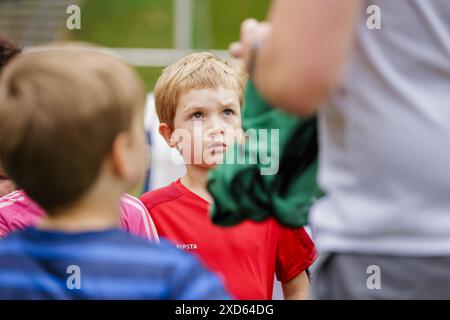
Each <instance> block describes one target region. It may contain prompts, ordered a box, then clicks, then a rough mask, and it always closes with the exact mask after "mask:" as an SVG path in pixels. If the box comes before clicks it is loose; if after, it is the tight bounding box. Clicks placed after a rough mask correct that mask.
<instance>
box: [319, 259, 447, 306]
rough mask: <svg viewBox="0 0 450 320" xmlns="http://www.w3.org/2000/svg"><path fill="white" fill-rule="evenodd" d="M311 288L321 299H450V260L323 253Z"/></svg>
mask: <svg viewBox="0 0 450 320" xmlns="http://www.w3.org/2000/svg"><path fill="white" fill-rule="evenodd" d="M311 285H312V288H311V298H312V299H320V300H335V299H345V300H348V299H352V300H354V299H450V257H399V256H384V255H360V254H348V253H324V254H322V255H321V256H320V257H319V259H318V261H317V262H316V263H315V264H314V266H313V268H312V269H311Z"/></svg>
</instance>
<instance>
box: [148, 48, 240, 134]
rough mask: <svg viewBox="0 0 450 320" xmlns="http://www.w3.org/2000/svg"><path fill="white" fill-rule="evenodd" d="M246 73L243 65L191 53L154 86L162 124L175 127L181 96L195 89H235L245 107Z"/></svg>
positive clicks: (166, 72)
mask: <svg viewBox="0 0 450 320" xmlns="http://www.w3.org/2000/svg"><path fill="white" fill-rule="evenodd" d="M245 81H246V74H245V72H244V68H243V65H242V64H240V63H238V62H236V63H234V64H232V63H230V62H228V61H225V60H222V59H220V58H218V57H216V56H215V55H213V54H211V53H208V52H202V53H193V54H190V55H188V56H186V57H184V58H182V59H180V60H178V61H177V62H175V63H173V64H171V65H170V66H168V67H167V68H166V69H164V71H163V72H162V74H161V76H160V77H159V79H158V81H157V83H156V86H155V105H156V112H157V114H158V118H159V121H160V122H161V123H163V122H164V123H167V124H169V125H170V126H173V119H174V117H175V112H176V107H177V103H178V99H179V98H180V95H182V94H184V93H186V92H188V91H189V90H192V89H209V88H213V89H217V88H219V87H224V88H227V89H233V90H236V92H237V94H238V96H239V102H240V104H241V105H242V99H243V91H244V85H245Z"/></svg>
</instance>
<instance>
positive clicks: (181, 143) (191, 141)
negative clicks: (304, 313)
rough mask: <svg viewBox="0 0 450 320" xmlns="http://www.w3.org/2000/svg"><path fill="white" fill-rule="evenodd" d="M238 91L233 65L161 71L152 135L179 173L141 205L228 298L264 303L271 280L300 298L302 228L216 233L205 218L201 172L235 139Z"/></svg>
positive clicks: (307, 256)
mask: <svg viewBox="0 0 450 320" xmlns="http://www.w3.org/2000/svg"><path fill="white" fill-rule="evenodd" d="M244 85H245V77H244V75H243V74H242V72H241V71H240V69H239V68H238V67H237V66H236V67H235V66H233V65H230V64H229V63H228V62H226V61H224V60H221V59H219V58H217V57H216V56H214V55H212V54H209V53H194V54H191V55H189V56H187V57H185V58H183V59H181V60H179V61H177V62H176V63H174V64H172V65H171V66H169V67H167V68H166V69H165V70H164V72H163V74H162V75H161V77H160V78H159V80H158V82H157V84H156V87H155V103H156V110H157V113H158V117H159V119H160V122H161V124H160V128H159V131H160V134H161V135H162V136H163V137H164V139H165V140H166V142H167V143H168V144H169V146H171V147H172V148H177V149H178V151H179V152H180V153H181V154H182V156H183V158H184V161H185V163H186V169H187V173H186V175H185V176H183V177H182V178H181V179H179V180H177V181H175V182H173V183H171V184H170V185H168V186H166V187H164V188H160V189H157V190H154V191H151V192H148V193H146V194H144V195H143V196H142V197H141V200H142V202H143V203H144V205H145V206H146V207H147V209H148V210H149V212H150V214H151V215H152V218H153V219H154V222H155V225H156V229H157V231H158V233H159V235H160V236H162V237H166V238H168V239H170V240H172V241H173V242H174V243H175V244H176V245H177V246H178V247H179V248H181V249H185V250H189V251H191V252H194V253H196V254H197V255H198V256H199V257H200V258H201V260H202V261H203V262H204V263H205V264H206V266H208V267H209V268H210V269H211V270H213V271H215V272H217V273H218V274H219V275H221V277H222V279H223V280H224V282H225V285H226V287H227V289H228V290H229V291H230V293H231V294H232V295H233V296H234V297H235V298H238V299H270V298H271V297H272V291H273V281H274V274H275V273H276V274H277V278H278V279H279V280H280V281H281V282H282V285H283V291H284V294H285V298H286V299H301V298H306V297H307V294H308V288H309V279H308V276H307V274H306V270H307V268H308V267H309V266H310V265H311V264H312V263H313V261H314V259H315V248H314V245H313V243H312V241H311V239H310V238H309V236H308V235H307V233H306V232H305V230H304V229H303V228H297V229H293V228H283V227H281V226H279V225H278V224H277V223H276V222H275V220H272V219H269V220H266V221H264V222H261V223H257V222H253V221H246V222H244V223H241V224H240V225H238V226H234V227H228V228H223V227H219V226H216V225H214V224H213V223H212V222H211V220H210V218H209V214H208V209H209V206H210V204H211V202H212V198H211V196H210V195H209V193H208V192H207V189H206V180H207V175H208V171H209V170H211V169H212V168H214V167H215V166H216V165H217V164H219V163H222V162H223V160H224V153H225V151H226V149H227V147H229V146H231V145H232V144H233V143H235V142H237V141H239V137H242V133H243V132H242V125H241V113H240V107H241V105H242V97H243V90H244ZM230 133H231V134H230Z"/></svg>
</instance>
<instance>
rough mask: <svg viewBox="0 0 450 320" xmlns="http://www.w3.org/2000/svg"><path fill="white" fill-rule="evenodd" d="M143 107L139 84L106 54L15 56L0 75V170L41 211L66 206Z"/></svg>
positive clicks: (66, 51)
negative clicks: (4, 171)
mask: <svg viewBox="0 0 450 320" xmlns="http://www.w3.org/2000/svg"><path fill="white" fill-rule="evenodd" d="M143 106H144V90H143V85H142V83H141V80H140V79H139V78H138V77H137V75H136V74H135V72H133V70H132V69H131V68H130V67H129V66H127V65H126V64H124V63H122V62H120V61H118V60H117V59H115V58H113V57H112V56H110V55H108V54H105V53H100V52H95V51H93V50H91V49H88V50H87V49H86V48H71V47H67V46H64V47H63V48H52V49H48V50H41V51H39V52H30V53H24V54H22V55H19V56H18V57H17V58H16V59H14V60H13V61H11V63H10V64H8V65H7V66H6V67H5V69H4V70H3V72H2V77H1V78H0V165H1V166H2V167H3V168H4V169H5V170H6V172H8V174H9V175H10V177H11V178H12V179H13V180H14V181H15V182H16V183H17V184H18V186H19V187H21V188H23V189H24V190H25V191H26V192H27V193H28V195H29V196H30V197H31V198H33V199H34V200H35V201H36V202H38V203H39V204H40V205H41V206H42V207H43V208H44V209H46V210H54V209H55V208H58V207H61V206H65V205H68V204H69V203H70V202H72V201H75V200H76V199H77V198H79V197H81V196H82V194H83V193H84V192H85V191H87V189H88V188H89V187H90V186H91V185H92V184H93V183H94V181H95V179H96V177H97V176H98V174H99V171H100V168H101V165H102V163H103V161H104V159H105V157H106V156H107V154H108V153H109V152H110V151H111V147H112V143H113V141H114V139H115V138H116V136H117V135H118V134H119V133H120V132H123V131H126V130H129V129H130V127H131V123H132V118H133V117H134V114H135V113H136V112H138V111H140V110H142V109H143Z"/></svg>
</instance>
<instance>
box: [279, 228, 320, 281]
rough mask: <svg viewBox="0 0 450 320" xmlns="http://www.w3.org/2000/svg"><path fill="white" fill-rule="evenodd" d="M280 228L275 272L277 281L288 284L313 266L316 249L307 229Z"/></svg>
mask: <svg viewBox="0 0 450 320" xmlns="http://www.w3.org/2000/svg"><path fill="white" fill-rule="evenodd" d="M279 228H280V230H279V233H278V241H277V256H276V268H275V271H276V275H277V279H278V280H279V281H281V282H283V283H286V282H289V281H291V280H292V279H294V278H295V277H296V276H298V275H299V274H300V273H302V272H303V271H305V270H306V269H307V268H308V267H310V266H311V265H312V264H313V262H314V261H315V259H316V248H315V246H314V243H313V241H312V240H311V238H310V236H309V235H308V233H307V232H306V230H305V228H303V227H300V228H289V227H284V226H279Z"/></svg>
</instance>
